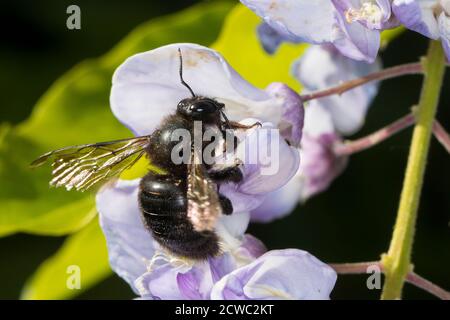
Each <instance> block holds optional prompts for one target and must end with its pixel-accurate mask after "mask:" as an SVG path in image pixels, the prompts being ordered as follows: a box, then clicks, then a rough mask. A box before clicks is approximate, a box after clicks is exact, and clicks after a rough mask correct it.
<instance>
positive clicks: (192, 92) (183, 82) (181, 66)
mask: <svg viewBox="0 0 450 320" xmlns="http://www.w3.org/2000/svg"><path fill="white" fill-rule="evenodd" d="M178 56H179V57H180V81H181V84H182V85H183V86H185V87H186V88H188V90H189V92H190V93H191V94H192V97H195V93H194V91H192V89H191V87H189V85H188V84H187V83H186V82H185V81H184V79H183V55H182V54H181V49H180V48H178Z"/></svg>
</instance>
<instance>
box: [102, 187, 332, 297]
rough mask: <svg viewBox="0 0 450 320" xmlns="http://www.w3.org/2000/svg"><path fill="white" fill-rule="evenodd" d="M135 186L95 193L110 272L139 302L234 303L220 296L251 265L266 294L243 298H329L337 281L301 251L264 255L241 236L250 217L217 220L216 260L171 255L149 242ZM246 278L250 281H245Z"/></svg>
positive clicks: (258, 243) (261, 248)
mask: <svg viewBox="0 0 450 320" xmlns="http://www.w3.org/2000/svg"><path fill="white" fill-rule="evenodd" d="M138 187H139V180H131V181H125V180H120V181H119V182H118V184H117V185H116V186H115V187H114V188H105V189H103V190H101V191H100V192H99V193H98V194H97V208H98V210H99V213H100V224H101V227H102V229H103V232H104V233H105V236H106V240H107V245H108V252H109V259H110V264H111V267H112V268H113V270H114V271H115V272H116V273H117V274H118V275H119V276H121V277H122V278H123V279H124V280H126V281H127V282H128V283H129V284H130V286H131V288H132V289H133V291H134V292H135V293H136V294H138V295H139V296H140V297H141V298H144V299H183V300H184V299H196V300H198V299H238V298H239V297H237V296H220V294H225V295H226V291H227V290H226V289H224V287H223V286H224V284H227V283H228V282H229V281H230V280H229V279H230V277H229V275H230V274H232V272H237V273H238V274H242V273H248V271H247V270H248V266H251V268H252V269H251V270H256V269H255V268H254V265H252V263H256V265H257V266H258V267H259V268H260V269H261V272H262V274H261V276H260V277H259V279H258V278H257V277H255V278H254V279H255V281H256V282H255V283H257V285H258V287H259V288H260V290H264V292H263V293H259V296H258V293H257V292H256V293H255V294H254V295H252V293H247V294H246V295H245V296H242V297H241V298H242V299H244V298H245V299H249V298H254V299H258V298H264V297H263V296H261V295H262V294H264V295H265V298H273V299H275V298H277V299H279V298H290V299H326V298H328V296H329V293H330V291H331V290H332V288H333V286H334V283H335V281H336V274H335V273H334V271H333V270H332V269H331V268H330V267H328V266H326V265H325V264H323V263H321V262H320V261H318V260H317V259H316V258H314V257H312V256H311V255H309V254H307V253H305V252H303V251H300V250H294V249H289V250H278V251H269V252H268V253H267V254H265V255H263V254H264V253H265V252H266V248H265V246H264V245H263V244H262V243H261V241H259V240H258V239H256V238H254V237H253V236H251V235H248V234H245V230H246V228H247V225H248V221H249V215H248V213H234V214H233V215H231V216H223V217H222V218H221V219H220V220H219V222H218V224H217V228H216V229H217V233H218V234H219V235H220V237H221V245H222V253H221V254H220V255H219V256H217V257H210V258H208V260H205V261H192V260H188V259H184V258H182V257H176V256H173V255H171V254H170V253H169V252H166V251H165V250H164V249H163V248H161V247H159V245H158V244H157V243H156V242H155V241H154V240H153V239H152V236H151V234H150V233H149V232H148V230H147V229H145V227H144V225H143V223H142V221H141V219H140V212H139V210H140V209H139V206H138V202H137V194H138ZM259 257H261V259H258V258H259ZM293 268H295V270H296V272H293V270H294V269H293ZM253 273H255V272H254V271H253ZM264 274H265V275H264ZM233 276H234V274H233ZM253 276H255V274H253ZM224 279H225V280H224ZM246 279H247V280H246V281H247V282H248V281H249V278H248V277H247V278H246ZM227 285H228V284H227ZM216 287H217V288H216ZM233 288H234V289H235V290H243V291H244V292H247V291H248V290H249V288H252V285H251V284H248V283H242V286H241V288H240V289H238V284H236V283H234V286H233ZM271 288H272V289H273V290H271ZM254 289H255V290H256V289H258V288H257V287H255V288H254ZM211 292H214V294H212V293H211ZM270 293H272V294H273V296H269V294H270Z"/></svg>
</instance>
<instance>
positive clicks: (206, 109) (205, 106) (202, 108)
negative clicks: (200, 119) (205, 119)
mask: <svg viewBox="0 0 450 320" xmlns="http://www.w3.org/2000/svg"><path fill="white" fill-rule="evenodd" d="M219 108H220V107H219V106H218V105H217V104H215V103H214V102H212V101H198V102H195V103H194V104H193V105H191V107H190V109H191V110H192V111H193V112H195V113H198V114H207V113H214V112H217V110H218V109H219Z"/></svg>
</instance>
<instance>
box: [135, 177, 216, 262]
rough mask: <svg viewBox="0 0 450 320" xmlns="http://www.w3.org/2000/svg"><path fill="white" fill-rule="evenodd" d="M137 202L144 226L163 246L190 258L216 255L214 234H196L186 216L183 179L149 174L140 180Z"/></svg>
mask: <svg viewBox="0 0 450 320" xmlns="http://www.w3.org/2000/svg"><path fill="white" fill-rule="evenodd" d="M139 203H140V206H141V213H142V217H143V221H144V225H145V226H146V228H147V229H148V230H150V231H151V232H152V234H153V237H154V239H155V240H156V241H158V243H159V244H161V245H162V246H163V247H166V248H167V249H169V250H170V251H172V252H173V253H175V254H177V255H180V256H184V257H188V258H192V259H206V258H207V257H208V256H214V255H216V254H218V253H219V241H218V237H217V235H216V234H215V233H214V232H212V231H204V232H197V231H195V230H194V228H193V226H192V224H191V222H190V221H189V219H188V217H187V214H186V212H187V199H186V183H185V180H184V179H178V178H176V177H174V176H171V175H155V174H153V173H148V174H147V175H146V176H145V177H144V178H143V179H142V181H141V188H140V192H139Z"/></svg>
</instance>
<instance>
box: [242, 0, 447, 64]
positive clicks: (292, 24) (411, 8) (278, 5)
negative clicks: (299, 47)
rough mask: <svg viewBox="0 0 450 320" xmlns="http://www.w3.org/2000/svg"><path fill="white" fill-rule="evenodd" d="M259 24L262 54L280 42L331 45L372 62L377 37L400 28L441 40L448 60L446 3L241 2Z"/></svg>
mask: <svg viewBox="0 0 450 320" xmlns="http://www.w3.org/2000/svg"><path fill="white" fill-rule="evenodd" d="M241 2H242V3H243V4H244V5H246V6H247V7H249V8H250V9H251V10H253V11H254V12H255V13H256V14H257V15H259V16H260V17H261V18H263V20H264V24H263V25H261V26H260V28H259V29H258V33H259V35H260V38H261V40H262V43H263V46H264V48H265V49H266V51H268V52H270V53H273V52H274V51H275V50H276V47H277V46H278V45H279V44H280V43H281V42H282V41H290V42H296V43H298V42H308V43H312V44H331V45H333V46H334V47H335V48H336V49H337V50H339V51H340V52H341V53H342V54H343V55H345V56H347V57H349V58H352V59H355V60H360V61H361V60H363V61H367V62H373V61H375V59H376V57H377V54H378V50H379V47H380V32H381V31H382V30H385V29H390V28H394V27H397V26H399V25H400V24H403V25H404V26H405V27H406V28H408V29H411V30H414V31H416V32H419V33H421V34H423V35H424V36H426V37H428V38H430V39H435V40H441V41H442V45H443V47H444V50H445V52H446V55H447V59H450V1H449V0H393V1H392V0H317V1H310V0H276V1H274V0H241Z"/></svg>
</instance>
